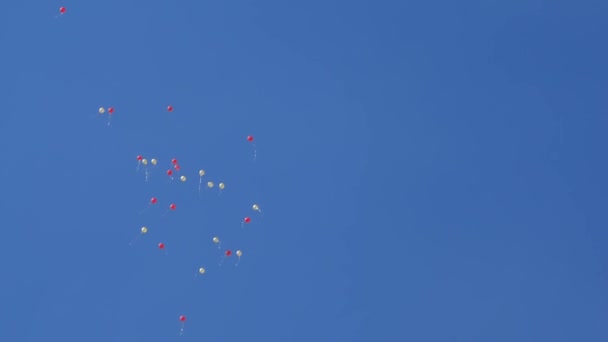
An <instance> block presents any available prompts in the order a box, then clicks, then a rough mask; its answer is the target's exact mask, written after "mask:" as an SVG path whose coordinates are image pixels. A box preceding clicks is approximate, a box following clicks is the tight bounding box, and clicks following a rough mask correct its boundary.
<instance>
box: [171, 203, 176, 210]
mask: <svg viewBox="0 0 608 342" xmlns="http://www.w3.org/2000/svg"><path fill="white" fill-rule="evenodd" d="M175 208H177V207H176V206H175V204H173V203H171V204H170V205H169V209H171V210H175Z"/></svg>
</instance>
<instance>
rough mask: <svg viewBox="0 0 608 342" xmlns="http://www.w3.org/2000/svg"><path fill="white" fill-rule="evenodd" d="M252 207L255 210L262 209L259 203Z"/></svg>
mask: <svg viewBox="0 0 608 342" xmlns="http://www.w3.org/2000/svg"><path fill="white" fill-rule="evenodd" d="M252 208H253V210H255V211H260V207H259V206H258V205H257V204H254V205H253V207H252Z"/></svg>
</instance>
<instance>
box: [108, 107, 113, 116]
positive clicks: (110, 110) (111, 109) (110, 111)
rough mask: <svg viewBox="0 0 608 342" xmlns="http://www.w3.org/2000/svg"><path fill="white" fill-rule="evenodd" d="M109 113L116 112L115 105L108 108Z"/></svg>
mask: <svg viewBox="0 0 608 342" xmlns="http://www.w3.org/2000/svg"><path fill="white" fill-rule="evenodd" d="M108 114H110V115H112V114H114V107H110V108H108Z"/></svg>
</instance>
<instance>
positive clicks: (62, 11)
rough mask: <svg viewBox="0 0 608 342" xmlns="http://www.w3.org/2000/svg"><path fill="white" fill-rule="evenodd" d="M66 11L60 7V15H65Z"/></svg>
mask: <svg viewBox="0 0 608 342" xmlns="http://www.w3.org/2000/svg"><path fill="white" fill-rule="evenodd" d="M66 11H67V9H66V8H65V7H59V13H61V14H65V12H66Z"/></svg>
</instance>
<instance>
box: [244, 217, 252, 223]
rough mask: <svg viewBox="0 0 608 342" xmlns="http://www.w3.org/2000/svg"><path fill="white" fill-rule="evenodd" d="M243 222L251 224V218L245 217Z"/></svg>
mask: <svg viewBox="0 0 608 342" xmlns="http://www.w3.org/2000/svg"><path fill="white" fill-rule="evenodd" d="M243 222H245V223H249V222H251V218H250V217H249V216H247V217H245V219H244V220H243Z"/></svg>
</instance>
